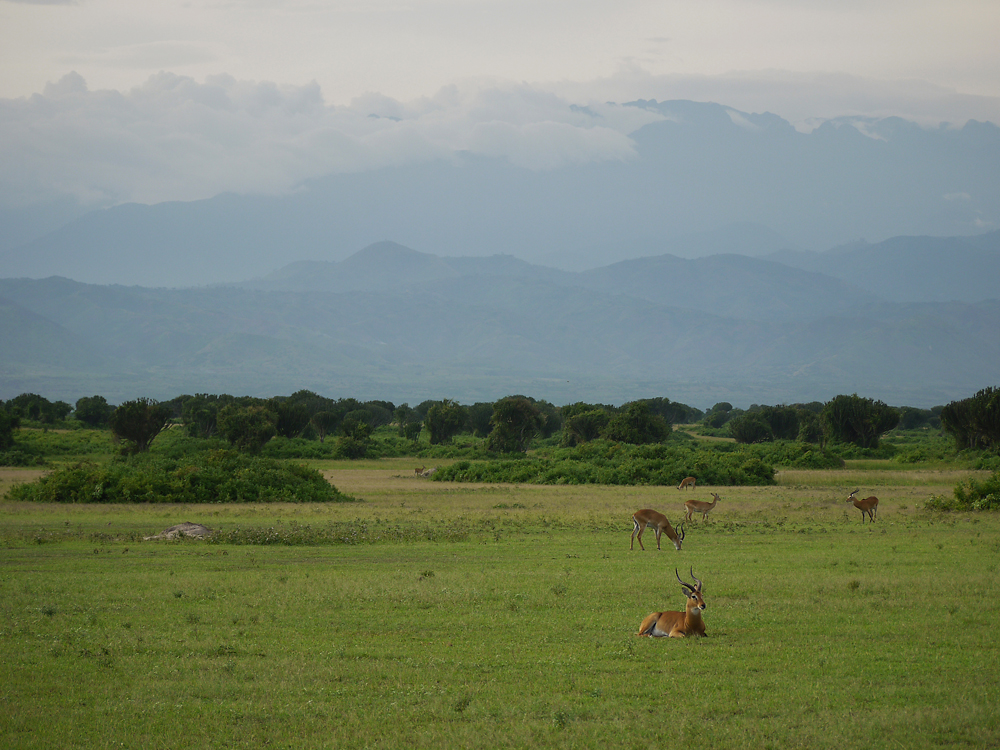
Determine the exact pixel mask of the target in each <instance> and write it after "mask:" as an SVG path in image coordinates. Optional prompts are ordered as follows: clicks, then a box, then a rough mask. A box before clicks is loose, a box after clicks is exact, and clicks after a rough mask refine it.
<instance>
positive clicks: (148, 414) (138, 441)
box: [108, 398, 170, 453]
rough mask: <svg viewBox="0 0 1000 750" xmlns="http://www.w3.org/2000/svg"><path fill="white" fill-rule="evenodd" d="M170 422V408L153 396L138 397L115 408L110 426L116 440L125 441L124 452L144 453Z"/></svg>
mask: <svg viewBox="0 0 1000 750" xmlns="http://www.w3.org/2000/svg"><path fill="white" fill-rule="evenodd" d="M169 422H170V409H169V408H167V407H166V406H164V405H163V404H160V403H159V402H157V401H156V400H154V399H151V398H137V399H136V400H135V401H126V402H125V403H123V404H122V405H121V406H119V407H118V408H117V409H115V410H114V412H113V413H112V414H111V417H110V418H109V419H108V426H109V427H110V428H111V432H112V434H113V435H114V436H115V439H116V440H120V441H124V443H125V446H124V448H123V452H125V453H142V452H143V451H146V450H149V445H150V443H152V442H153V440H154V438H156V436H157V435H159V434H160V433H161V432H163V431H164V430H165V429H166V428H167V424H168V423H169Z"/></svg>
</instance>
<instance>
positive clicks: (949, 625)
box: [0, 459, 1000, 749]
mask: <svg viewBox="0 0 1000 750" xmlns="http://www.w3.org/2000/svg"><path fill="white" fill-rule="evenodd" d="M411 464H413V461H412V459H407V460H389V461H384V462H365V463H362V464H357V465H349V464H346V463H344V464H328V465H327V466H326V467H325V469H326V470H327V473H328V476H329V477H330V478H331V480H332V481H333V483H334V484H335V485H336V486H337V488H338V489H340V490H341V491H343V492H345V493H347V494H349V495H352V496H354V497H358V498H361V499H362V500H363V502H359V503H354V504H337V505H298V504H296V505H249V506H247V505H240V506H236V505H206V506H183V507H180V506H161V505H157V506H107V505H88V506H67V505H61V506H47V505H46V506H39V505H17V504H13V503H9V502H8V503H5V504H0V746H3V747H10V748H31V747H38V748H49V747H60V748H70V747H79V748H102V747H134V748H157V747H162V748H182V747H191V748H204V747H229V748H231V747H295V748H298V747H315V748H324V747H329V748H366V747H368V748H410V747H418V748H470V747H476V748H504V747H611V746H614V747H625V748H645V747H657V748H662V747H666V746H671V745H674V746H681V745H683V746H690V745H696V746H698V747H702V748H770V747H773V748H797V747H801V748H839V749H842V748H853V747H858V748H869V747H880V748H881V747H886V748H892V747H903V748H922V747H928V748H937V747H969V748H983V747H991V746H996V745H997V744H998V743H1000V687H998V684H1000V658H998V655H1000V639H998V638H997V625H998V623H1000V583H998V581H1000V575H998V570H997V563H998V561H1000V518H998V516H997V514H995V513H951V514H936V513H929V512H926V511H924V510H922V507H921V506H922V503H923V501H924V500H926V498H928V497H929V496H931V495H932V494H950V493H951V489H952V487H953V486H954V484H955V482H956V481H957V479H958V478H961V477H963V476H967V475H968V474H969V472H967V471H960V470H913V471H906V470H900V469H899V468H898V467H892V466H891V465H888V464H887V465H875V466H871V465H865V466H862V467H858V466H848V468H847V469H846V470H843V471H839V472H838V471H817V472H808V471H796V472H783V473H781V474H779V477H778V486H776V487H743V488H709V487H704V488H703V487H698V489H697V490H696V491H695V492H686V491H685V492H680V491H677V490H675V489H673V488H650V487H600V486H597V487H595V486H586V487H573V486H569V487H567V486H560V487H552V486H534V485H533V486H470V485H454V484H447V483H441V482H431V481H428V480H425V479H419V478H415V477H414V476H413V472H412V468H413V467H412V465H411ZM30 476H31V474H30V472H24V471H22V472H21V473H18V474H16V475H15V474H14V473H13V472H8V473H7V474H4V472H3V471H2V470H0V492H2V491H3V489H4V486H5V485H4V484H3V483H4V482H6V483H7V484H8V485H9V483H10V481H12V479H13V478H15V477H17V478H20V479H22V480H23V479H27V478H30ZM859 485H860V487H861V489H862V496H865V495H867V494H877V495H878V496H879V497H880V498H881V501H882V502H881V504H880V509H879V520H878V522H877V523H876V524H875V525H874V526H872V525H868V524H865V525H862V523H861V518H860V513H859V512H858V511H857V510H856V509H855V508H853V507H852V506H851V505H849V504H847V503H845V502H843V501H844V499H845V498H846V494H847V492H849V491H850V490H853V489H854V488H855V486H859ZM709 491H716V492H719V493H720V495H721V496H722V500H721V502H720V503H719V505H718V506H717V508H716V509H715V510H714V511H713V512H712V514H711V515H710V516H709V520H708V521H707V522H701V521H695V522H691V523H688V525H687V538H686V540H685V542H684V548H683V550H682V551H680V552H677V551H675V550H674V549H673V547H672V545H670V544H669V543H667V542H666V540H664V548H663V550H662V551H659V552H658V551H657V550H656V549H655V541H654V538H653V534H652V531H650V532H649V533H647V534H646V535H645V536H644V541H645V543H646V551H645V552H641V551H639V549H638V545H636V549H635V551H630V550H629V535H630V533H631V521H630V515H631V514H632V513H633V512H634V511H635V510H637V509H639V508H644V507H651V508H655V509H657V510H660V511H662V512H664V513H666V515H667V516H668V517H669V518H670V519H671V521H674V522H675V523H677V522H679V521H680V517H681V515H682V502H683V500H684V499H687V498H695V499H702V500H708V499H710V496H709V494H708V493H709ZM181 521H194V522H200V523H204V524H206V525H208V526H210V527H212V528H217V529H223V530H227V529H233V528H235V527H274V528H276V529H279V530H280V529H284V528H288V527H291V526H297V527H300V528H301V527H304V526H306V527H314V528H321V527H323V526H325V525H328V524H349V523H358V524H365V525H368V526H371V527H374V528H385V529H386V530H387V531H388V530H391V529H393V528H399V527H408V528H414V529H418V530H421V531H426V532H427V536H431V537H434V538H442V537H441V536H436V537H435V536H434V534H433V532H434V530H435V529H440V528H445V527H447V528H449V529H452V530H453V531H454V530H455V529H456V528H457V529H460V530H462V531H463V532H464V533H461V534H456V533H452V534H450V536H448V537H447V538H448V539H450V541H421V540H420V539H416V540H414V541H407V542H404V543H396V542H393V541H391V540H392V538H393V537H392V535H391V534H387V535H386V537H385V538H377V537H378V535H377V534H372V535H370V536H369V537H368V538H370V539H376V541H374V542H372V543H365V544H333V545H324V546H316V545H298V546H289V545H257V546H249V545H247V546H239V545H220V544H213V543H208V542H205V541H193V540H189V541H182V542H164V541H142V536H144V535H151V534H154V533H157V532H159V531H161V530H163V529H164V528H166V527H168V526H170V525H173V524H175V523H179V522H181ZM675 567H676V568H679V569H680V571H681V573H682V575H686V574H687V572H688V569H689V568H691V567H693V569H694V572H695V574H696V575H697V576H698V577H699V578H700V579H701V580H702V581H703V582H704V595H705V600H706V602H707V604H708V608H707V610H706V612H705V620H706V624H707V629H708V635H709V637H708V638H706V639H697V640H696V639H684V640H677V639H646V638H637V637H636V636H635V632H636V631H637V629H638V626H639V622H640V621H641V619H642V618H643V617H644V616H645V615H646V614H648V613H650V612H652V611H656V610H664V609H682V608H683V605H684V597H683V596H682V594H681V591H680V586H679V585H678V584H677V582H676V580H675V578H674V569H675Z"/></svg>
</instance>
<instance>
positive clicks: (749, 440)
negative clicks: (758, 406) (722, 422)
mask: <svg viewBox="0 0 1000 750" xmlns="http://www.w3.org/2000/svg"><path fill="white" fill-rule="evenodd" d="M729 433H730V434H731V435H732V436H733V438H735V440H736V442H737V443H744V444H747V445H750V444H753V443H769V442H771V441H772V440H774V430H772V429H771V425H769V424H768V423H767V420H766V419H764V416H763V415H762V414H761V413H760V412H759V411H754V412H746V413H744V414H740V415H739V416H738V417H734V418H733V419H731V420H729Z"/></svg>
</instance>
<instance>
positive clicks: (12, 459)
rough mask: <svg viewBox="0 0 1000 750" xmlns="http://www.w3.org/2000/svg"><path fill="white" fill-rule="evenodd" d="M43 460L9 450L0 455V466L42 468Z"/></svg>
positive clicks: (22, 452)
mask: <svg viewBox="0 0 1000 750" xmlns="http://www.w3.org/2000/svg"><path fill="white" fill-rule="evenodd" d="M44 465H45V459H44V458H42V457H41V456H36V455H33V454H31V453H25V452H24V451H19V450H10V451H4V452H3V453H0V466H44Z"/></svg>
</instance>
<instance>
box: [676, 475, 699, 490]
mask: <svg viewBox="0 0 1000 750" xmlns="http://www.w3.org/2000/svg"><path fill="white" fill-rule="evenodd" d="M697 483H698V480H697V479H695V478H694V477H684V479H682V480H681V483H680V484H679V485H677V489H679V490H683V489H684V488H686V487H690V488H691V489H692V490H693V489H694V486H695V485H696V484H697Z"/></svg>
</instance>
